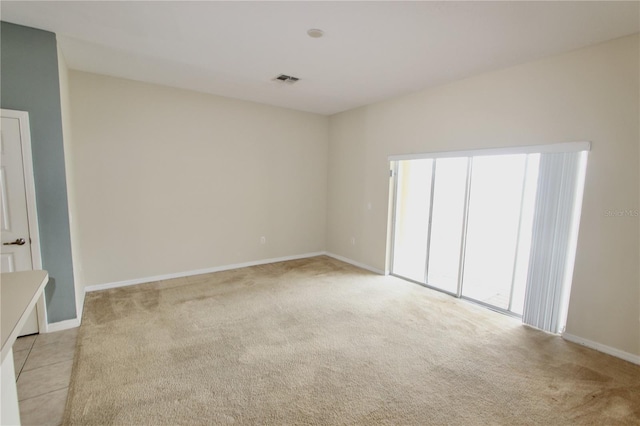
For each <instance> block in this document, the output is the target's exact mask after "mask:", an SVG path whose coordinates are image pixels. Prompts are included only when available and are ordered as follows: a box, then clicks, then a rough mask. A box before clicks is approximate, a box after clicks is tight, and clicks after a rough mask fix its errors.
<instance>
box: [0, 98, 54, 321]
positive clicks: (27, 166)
mask: <svg viewBox="0 0 640 426" xmlns="http://www.w3.org/2000/svg"><path fill="white" fill-rule="evenodd" d="M0 111H1V115H2V117H7V118H15V119H17V120H18V124H19V127H20V145H21V148H22V173H23V176H24V189H25V195H26V200H27V222H28V224H29V238H30V241H31V244H30V245H29V247H30V250H31V267H32V268H33V269H42V254H41V252H40V230H39V227H38V209H37V204H36V183H35V178H34V174H33V156H32V152H31V128H30V127H29V113H28V112H27V111H18V110H12V109H4V108H2V109H1V110H0ZM36 306H37V312H38V332H39V333H46V332H47V326H48V323H47V305H46V303H45V295H44V292H42V295H41V296H40V298H39V299H38V302H37V304H36Z"/></svg>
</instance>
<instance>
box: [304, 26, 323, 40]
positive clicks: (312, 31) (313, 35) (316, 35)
mask: <svg viewBox="0 0 640 426" xmlns="http://www.w3.org/2000/svg"><path fill="white" fill-rule="evenodd" d="M307 34H309V37H311V38H320V37H322V36H323V35H324V31H322V30H319V29H317V28H311V29H310V30H308V31H307Z"/></svg>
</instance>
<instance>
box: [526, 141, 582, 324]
mask: <svg viewBox="0 0 640 426" xmlns="http://www.w3.org/2000/svg"><path fill="white" fill-rule="evenodd" d="M584 160H585V153H584V152H562V153H542V154H541V155H540V168H539V174H538V191H537V196H536V202H535V214H534V222H533V230H532V241H531V252H530V258H529V271H528V278H527V286H526V293H525V302H524V312H523V316H522V321H523V322H524V323H525V324H528V325H531V326H533V327H536V328H539V329H541V330H545V331H548V332H551V333H559V332H561V331H563V330H562V329H563V328H564V325H565V324H564V312H565V309H563V308H564V307H565V306H566V304H567V303H568V292H567V291H566V289H567V288H569V282H568V281H569V280H571V275H572V271H573V260H574V257H575V238H574V234H575V230H576V227H577V222H578V218H579V207H580V206H579V205H578V204H580V203H581V201H582V182H583V177H582V176H581V173H582V170H583V162H584Z"/></svg>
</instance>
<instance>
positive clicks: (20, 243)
mask: <svg viewBox="0 0 640 426" xmlns="http://www.w3.org/2000/svg"><path fill="white" fill-rule="evenodd" d="M25 244H26V241H25V240H24V238H17V239H16V240H15V241H14V242H12V243H3V244H2V245H3V246H23V245H25Z"/></svg>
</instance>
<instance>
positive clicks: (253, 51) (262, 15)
mask: <svg viewBox="0 0 640 426" xmlns="http://www.w3.org/2000/svg"><path fill="white" fill-rule="evenodd" d="M639 6H640V3H639V2H637V1H632V2H608V1H597V2H346V1H342V2H293V1H291V2H202V1H200V2H187V1H163V2H155V1H140V2H133V1H121V2H119V1H111V2H92V1H76V2H56V1H48V2H30V1H21V2H11V1H4V0H3V1H2V2H1V3H0V13H1V17H2V20H4V21H8V22H13V23H17V24H22V25H27V26H30V27H35V28H41V29H45V30H49V31H52V32H55V33H56V34H58V39H59V42H60V46H61V49H62V51H63V54H64V56H65V59H66V61H67V64H68V66H69V67H70V68H72V69H77V70H82V71H88V72H94V73H100V74H107V75H112V76H117V77H124V78H129V79H133V80H140V81H146V82H151V83H158V84H163V85H168V86H174V87H180V88H185V89H191V90H196V91H200V92H206V93H212V94H216V95H222V96H227V97H231V98H237V99H244V100H250V101H255V102H261V103H266V104H271V105H277V106H282V107H287V108H293V109H298V110H303V111H311V112H316V113H320V114H333V113H336V112H340V111H344V110H347V109H351V108H355V107H358V106H361V105H365V104H368V103H372V102H375V101H379V100H383V99H386V98H390V97H393V96H397V95H402V94H406V93H410V92H414V91H416V90H419V89H423V88H427V87H431V86H435V85H438V84H442V83H445V82H449V81H452V80H457V79H461V78H465V77H468V76H471V75H474V74H478V73H482V72H486V71H490V70H494V69H500V68H504V67H508V66H511V65H516V64H519V63H523V62H527V61H531V60H535V59H538V58H542V57H545V56H549V55H553V54H557V53H560V52H564V51H568V50H572V49H576V48H580V47H584V46H588V45H591V44H595V43H598V42H602V41H606V40H611V39H614V38H618V37H621V36H624V35H628V34H632V33H636V32H638V31H640V24H639V22H640V9H639ZM310 28H320V29H322V30H324V32H325V36H324V37H323V38H320V39H313V38H310V37H309V36H308V35H307V34H306V31H307V30H308V29H310ZM280 73H284V74H289V75H293V76H296V77H298V78H300V81H299V82H297V83H295V84H294V85H289V84H286V83H280V82H276V81H273V78H274V77H275V76H276V75H278V74H280Z"/></svg>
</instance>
